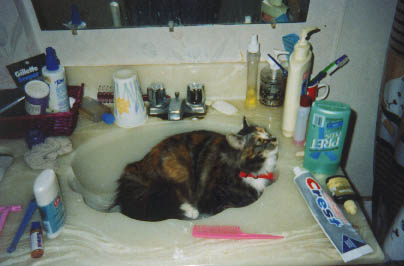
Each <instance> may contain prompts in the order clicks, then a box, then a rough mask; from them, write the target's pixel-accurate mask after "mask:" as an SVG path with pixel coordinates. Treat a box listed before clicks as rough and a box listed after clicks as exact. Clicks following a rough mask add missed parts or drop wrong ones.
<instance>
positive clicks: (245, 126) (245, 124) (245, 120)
mask: <svg viewBox="0 0 404 266" xmlns="http://www.w3.org/2000/svg"><path fill="white" fill-rule="evenodd" d="M249 126H250V125H249V124H248V122H247V118H246V117H245V116H244V118H243V129H246V128H248V127H249Z"/></svg>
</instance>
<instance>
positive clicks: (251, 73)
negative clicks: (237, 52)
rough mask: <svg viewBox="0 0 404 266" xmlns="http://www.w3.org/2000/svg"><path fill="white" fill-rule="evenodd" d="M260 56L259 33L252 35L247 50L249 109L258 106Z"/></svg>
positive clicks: (247, 103) (247, 99)
mask: <svg viewBox="0 0 404 266" xmlns="http://www.w3.org/2000/svg"><path fill="white" fill-rule="evenodd" d="M260 57H261V54H260V45H259V43H258V35H257V34H255V35H253V36H252V37H251V40H250V43H249V44H248V50H247V93H246V99H245V106H246V108H247V109H254V108H255V107H256V106H257V79H258V64H259V62H260Z"/></svg>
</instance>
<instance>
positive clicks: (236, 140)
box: [226, 133, 246, 150]
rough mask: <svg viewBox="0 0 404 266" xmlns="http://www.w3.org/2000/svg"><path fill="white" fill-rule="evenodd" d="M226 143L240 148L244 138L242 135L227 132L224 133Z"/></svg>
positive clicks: (242, 146)
mask: <svg viewBox="0 0 404 266" xmlns="http://www.w3.org/2000/svg"><path fill="white" fill-rule="evenodd" d="M226 140H227V143H229V145H230V146H231V147H233V148H234V149H236V150H242V149H243V148H244V146H245V144H246V139H245V137H243V136H240V135H236V134H233V133H229V134H227V135H226Z"/></svg>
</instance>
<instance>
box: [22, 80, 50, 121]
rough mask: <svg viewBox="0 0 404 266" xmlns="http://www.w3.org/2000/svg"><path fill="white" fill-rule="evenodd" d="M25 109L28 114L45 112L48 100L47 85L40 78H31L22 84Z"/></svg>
mask: <svg viewBox="0 0 404 266" xmlns="http://www.w3.org/2000/svg"><path fill="white" fill-rule="evenodd" d="M24 91H25V110H26V111H27V113H28V114H30V115H40V114H45V113H46V108H47V107H48V102H49V86H48V84H46V83H45V82H43V81H40V80H31V81H29V82H28V83H27V84H25V86H24Z"/></svg>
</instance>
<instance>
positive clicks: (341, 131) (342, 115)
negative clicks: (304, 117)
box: [303, 101, 351, 175]
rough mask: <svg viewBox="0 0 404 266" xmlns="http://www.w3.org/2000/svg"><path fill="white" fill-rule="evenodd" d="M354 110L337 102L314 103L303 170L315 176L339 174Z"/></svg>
mask: <svg viewBox="0 0 404 266" xmlns="http://www.w3.org/2000/svg"><path fill="white" fill-rule="evenodd" d="M350 115H351V108H350V107H349V106H348V105H347V104H345V103H341V102H336V101H315V102H314V103H313V105H312V108H311V113H310V118H309V122H308V131H307V138H306V147H305V151H304V161H303V167H304V168H306V169H307V170H309V171H310V172H312V173H316V174H327V175H332V174H335V173H336V172H337V169H338V166H339V164H340V161H341V154H342V149H343V146H344V142H345V136H346V132H347V129H348V123H349V117H350Z"/></svg>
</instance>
